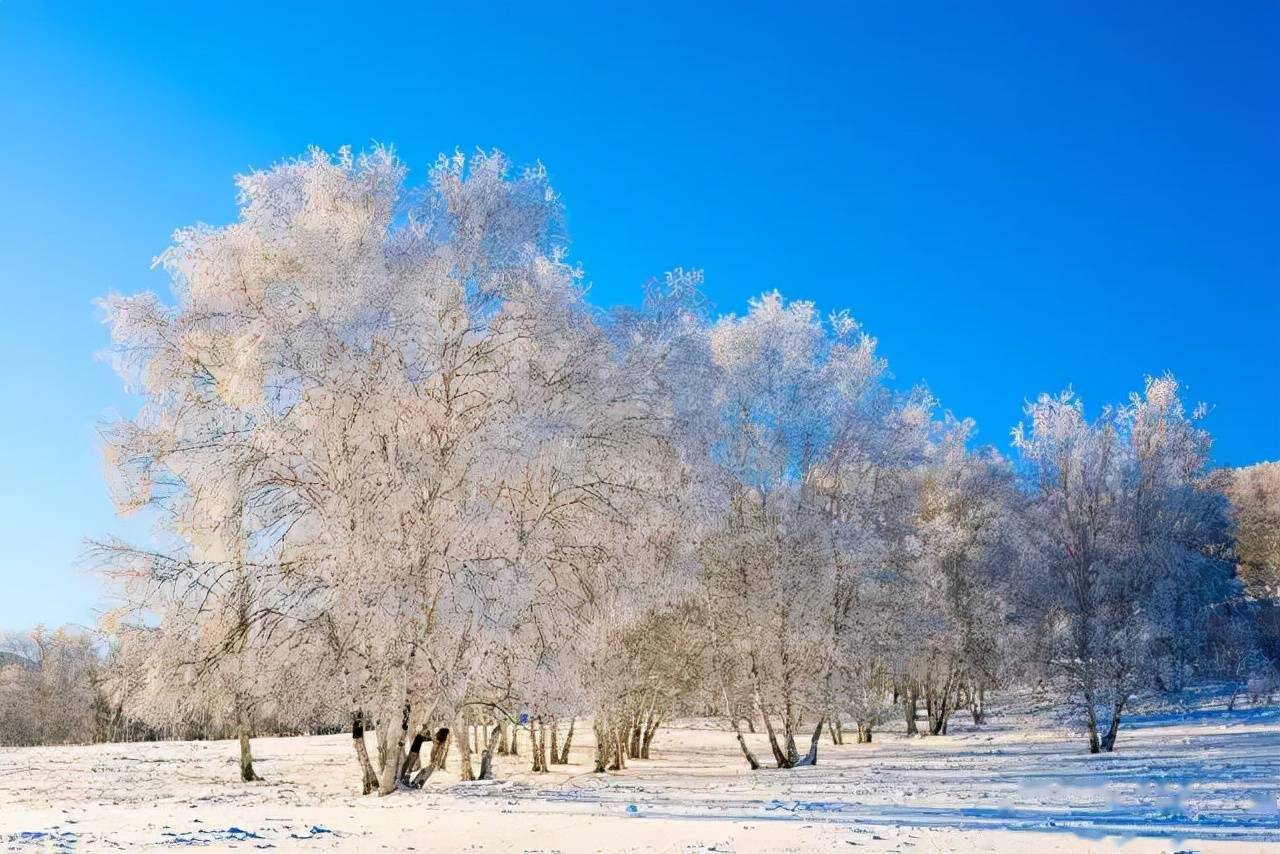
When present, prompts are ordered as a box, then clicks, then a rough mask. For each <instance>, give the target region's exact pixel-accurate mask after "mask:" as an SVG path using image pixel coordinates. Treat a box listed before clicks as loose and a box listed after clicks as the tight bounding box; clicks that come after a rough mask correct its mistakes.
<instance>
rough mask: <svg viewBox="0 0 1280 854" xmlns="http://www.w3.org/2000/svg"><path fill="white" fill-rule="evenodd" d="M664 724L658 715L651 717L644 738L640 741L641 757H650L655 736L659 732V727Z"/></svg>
mask: <svg viewBox="0 0 1280 854" xmlns="http://www.w3.org/2000/svg"><path fill="white" fill-rule="evenodd" d="M661 725H662V721H661V719H660V718H659V717H658V716H657V715H656V714H654V715H651V716H650V718H649V726H648V727H647V728H646V729H645V731H644V738H643V739H641V741H640V758H641V759H648V758H649V748H650V747H651V746H652V745H653V737H654V736H655V735H657V734H658V727H659V726H661Z"/></svg>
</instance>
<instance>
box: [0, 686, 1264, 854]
mask: <svg viewBox="0 0 1280 854" xmlns="http://www.w3.org/2000/svg"><path fill="white" fill-rule="evenodd" d="M1045 720H1046V719H1045V718H1044V717H1043V716H1033V715H1031V714H1030V713H1027V712H1018V713H1015V712H1007V713H1005V714H1003V715H1001V716H999V717H996V718H995V719H993V720H992V722H991V723H989V724H986V725H984V726H982V727H973V726H972V725H969V724H968V723H967V720H966V719H965V718H964V717H961V716H957V717H956V718H955V723H954V726H953V733H952V734H951V735H948V736H943V737H938V738H907V737H906V736H904V735H901V734H899V732H896V731H892V732H885V733H881V734H878V735H877V742H876V743H874V744H871V745H856V744H847V745H844V746H840V747H836V746H833V745H832V744H831V743H830V741H829V739H828V740H824V743H823V744H822V747H821V753H820V757H819V765H818V766H817V767H815V768H802V769H796V770H791V771H777V770H767V771H759V772H755V773H751V772H749V771H747V770H746V768H745V766H744V765H743V763H742V761H741V758H740V755H739V753H738V750H737V746H736V744H735V743H734V741H733V737H732V735H731V734H729V733H727V732H724V731H721V730H718V729H716V728H714V726H715V725H714V723H713V722H703V721H691V722H685V723H683V724H680V725H677V726H672V727H666V728H664V729H663V730H661V731H660V733H659V735H658V739H657V740H656V741H655V744H654V750H655V756H656V758H654V759H652V760H648V761H642V760H636V761H633V762H631V763H630V765H629V767H628V768H627V770H626V771H625V772H622V773H610V774H605V775H594V774H591V773H589V770H590V768H589V766H588V765H587V762H588V758H589V756H590V755H591V751H592V744H591V741H590V733H591V728H590V726H586V725H582V724H580V725H579V726H578V727H577V735H575V741H574V745H573V759H574V760H575V763H576V764H573V765H569V766H557V767H556V770H555V771H553V772H550V773H546V774H533V773H531V772H530V771H529V770H528V765H527V757H521V758H519V759H516V758H506V757H502V758H500V759H499V761H498V763H497V769H498V773H499V775H500V777H501V778H502V779H500V780H498V781H496V782H476V783H460V782H458V781H457V775H456V772H454V773H446V774H437V775H436V776H435V777H434V778H433V779H432V780H431V783H430V785H429V787H428V788H427V789H425V790H423V791H422V792H401V793H397V794H394V795H391V796H388V797H384V798H379V797H377V796H369V797H360V796H358V795H357V794H356V789H355V785H356V783H357V782H358V779H357V777H356V774H355V760H354V755H353V752H352V750H351V739H350V737H348V736H315V737H304V738H263V739H255V740H254V764H255V767H256V769H257V770H258V772H259V773H260V774H261V775H262V776H264V777H265V778H266V782H263V783H254V784H248V785H246V784H242V783H239V782H236V781H235V779H236V771H237V767H236V745H235V743H233V742H168V743H149V744H103V745H94V746H89V747H54V748H22V749H15V748H3V749H0V850H15V851H27V850H54V851H73V850H78V851H102V850H121V849H124V850H134V849H148V848H149V849H157V850H166V849H170V848H172V847H187V846H198V847H200V848H201V850H206V851H208V850H229V849H234V850H253V849H256V848H263V849H272V848H274V849H277V850H297V851H329V850H339V849H340V850H350V851H380V850H387V851H541V852H554V851H563V852H577V851H672V852H712V851H715V852H732V851H737V852H741V851H759V850H769V851H845V850H857V851H897V852H933V851H987V850H994V851H1015V850H1016V851H1019V852H1041V851H1098V850H1114V849H1119V848H1121V847H1123V849H1124V850H1125V851H1135V852H1146V851H1183V850H1197V851H1217V850H1221V851H1228V850H1229V851H1257V850H1263V849H1268V848H1274V849H1275V850H1280V810H1278V807H1277V797H1278V796H1280V709H1246V710H1242V711H1237V712H1234V713H1227V712H1223V711H1220V710H1219V711H1212V710H1208V711H1206V710H1201V711H1196V712H1190V713H1185V714H1170V713H1164V714H1160V715H1150V716H1146V717H1141V716H1140V717H1136V718H1133V719H1131V720H1130V721H1128V723H1127V724H1126V726H1125V728H1124V729H1123V730H1122V732H1121V740H1120V744H1119V747H1120V750H1119V752H1118V753H1115V754H1113V755H1104V756H1089V755H1088V754H1087V753H1085V752H1084V751H1083V750H1082V741H1081V739H1080V738H1079V736H1077V735H1074V734H1072V733H1069V732H1066V731H1064V730H1061V729H1058V728H1055V727H1046V725H1045ZM750 738H751V739H752V741H753V743H754V748H755V749H756V751H757V753H758V755H760V757H761V758H762V759H764V758H765V756H766V755H767V753H768V751H767V749H766V744H765V742H764V739H763V736H751V737H750ZM452 770H453V769H451V771H452Z"/></svg>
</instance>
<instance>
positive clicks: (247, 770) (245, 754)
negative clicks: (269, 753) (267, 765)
mask: <svg viewBox="0 0 1280 854" xmlns="http://www.w3.org/2000/svg"><path fill="white" fill-rule="evenodd" d="M240 779H241V780H243V781H244V782H246V783H252V782H254V781H255V780H261V779H262V778H261V777H259V776H258V775H257V774H256V773H254V770H253V754H252V753H250V752H249V726H248V724H244V723H241V724H240Z"/></svg>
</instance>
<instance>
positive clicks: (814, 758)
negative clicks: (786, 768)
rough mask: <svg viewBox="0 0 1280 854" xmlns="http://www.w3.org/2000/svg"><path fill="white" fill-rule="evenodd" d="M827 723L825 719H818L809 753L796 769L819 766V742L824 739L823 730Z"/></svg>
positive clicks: (798, 763)
mask: <svg viewBox="0 0 1280 854" xmlns="http://www.w3.org/2000/svg"><path fill="white" fill-rule="evenodd" d="M826 723H827V721H826V719H825V718H818V725H817V726H816V727H814V728H813V735H811V736H810V737H809V752H808V753H806V754H805V755H804V757H803V758H801V759H800V761H798V762H796V764H795V767H797V768H800V767H808V766H811V765H817V764H818V741H819V740H820V739H821V738H822V728H823V727H824V726H825V725H826Z"/></svg>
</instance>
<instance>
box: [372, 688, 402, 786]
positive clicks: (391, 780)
mask: <svg viewBox="0 0 1280 854" xmlns="http://www.w3.org/2000/svg"><path fill="white" fill-rule="evenodd" d="M408 737H409V703H408V702H407V701H406V702H405V704H404V707H403V708H402V709H401V712H400V730H399V732H398V733H397V734H396V740H395V743H394V744H393V743H391V740H390V738H388V739H387V744H386V745H385V749H384V750H383V751H382V753H381V755H380V757H379V758H380V759H381V760H382V779H381V781H380V783H379V785H378V794H379V795H389V794H391V793H392V792H394V791H395V790H396V781H397V780H399V779H400V764H401V763H402V762H404V743H405V739H407V738H408Z"/></svg>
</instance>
